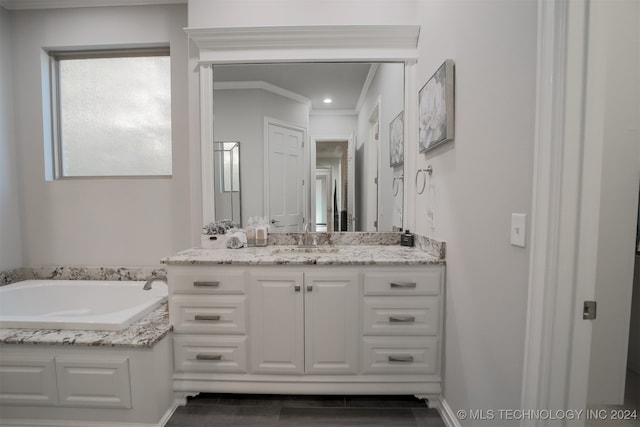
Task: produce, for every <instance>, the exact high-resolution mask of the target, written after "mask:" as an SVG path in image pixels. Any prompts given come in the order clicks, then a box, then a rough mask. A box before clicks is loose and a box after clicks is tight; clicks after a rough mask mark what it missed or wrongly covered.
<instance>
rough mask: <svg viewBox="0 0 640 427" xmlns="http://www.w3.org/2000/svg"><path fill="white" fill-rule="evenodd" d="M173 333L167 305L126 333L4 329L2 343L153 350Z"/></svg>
mask: <svg viewBox="0 0 640 427" xmlns="http://www.w3.org/2000/svg"><path fill="white" fill-rule="evenodd" d="M171 330H172V327H171V325H170V324H169V312H168V309H167V303H163V304H161V305H160V307H158V308H157V309H155V310H154V311H153V312H151V313H149V314H147V315H146V316H144V317H142V318H141V319H140V320H138V321H137V322H135V323H134V324H132V325H131V326H129V327H128V328H126V329H123V330H122V331H75V330H61V329H0V343H2V344H42V345H73V346H90V347H126V348H151V347H153V346H154V345H155V344H156V343H157V342H159V341H160V340H161V339H162V338H164V337H165V336H166V335H167V334H168V333H169V332H170V331H171Z"/></svg>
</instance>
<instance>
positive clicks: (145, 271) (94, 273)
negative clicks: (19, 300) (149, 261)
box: [0, 266, 167, 286]
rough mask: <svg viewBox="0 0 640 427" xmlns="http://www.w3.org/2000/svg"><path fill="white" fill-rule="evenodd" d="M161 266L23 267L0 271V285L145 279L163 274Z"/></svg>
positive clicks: (163, 270)
mask: <svg viewBox="0 0 640 427" xmlns="http://www.w3.org/2000/svg"><path fill="white" fill-rule="evenodd" d="M166 274H167V272H166V270H165V269H164V268H163V267H81V266H45V267H24V268H17V269H14V270H7V271H3V272H0V286H4V285H10V284H11V283H15V282H20V281H22V280H29V279H43V280H49V279H51V280H135V281H138V280H147V279H148V278H149V277H151V276H154V277H158V276H165V275H166Z"/></svg>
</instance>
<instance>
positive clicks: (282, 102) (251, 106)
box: [213, 89, 309, 224]
mask: <svg viewBox="0 0 640 427" xmlns="http://www.w3.org/2000/svg"><path fill="white" fill-rule="evenodd" d="M213 112H214V117H215V121H214V125H213V139H214V140H215V141H240V163H241V164H240V173H241V176H240V182H241V183H242V223H243V224H248V218H249V217H252V216H264V215H265V213H264V197H263V194H264V162H265V153H264V118H265V117H271V118H274V119H277V120H281V121H284V122H287V123H290V124H293V125H296V126H298V127H302V128H305V129H307V128H308V127H309V125H308V123H309V120H308V109H307V106H306V105H305V104H303V103H300V102H297V101H294V100H291V99H289V98H285V97H283V96H280V95H276V94H274V93H271V92H268V91H265V90H262V89H224V90H215V92H214V96H213Z"/></svg>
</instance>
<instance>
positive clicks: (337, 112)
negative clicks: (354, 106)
mask: <svg viewBox="0 0 640 427" xmlns="http://www.w3.org/2000/svg"><path fill="white" fill-rule="evenodd" d="M309 115H310V116H357V115H358V112H357V111H356V110H311V111H310V112H309Z"/></svg>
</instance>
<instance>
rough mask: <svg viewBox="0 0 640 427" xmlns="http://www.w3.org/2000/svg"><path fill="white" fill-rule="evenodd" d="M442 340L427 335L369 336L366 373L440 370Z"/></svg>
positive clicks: (365, 349)
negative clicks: (439, 356) (439, 357)
mask: <svg viewBox="0 0 640 427" xmlns="http://www.w3.org/2000/svg"><path fill="white" fill-rule="evenodd" d="M438 351H439V341H438V339H437V338H435V337H433V338H423V337H420V338H418V337H365V338H364V339H363V348H362V358H363V363H362V373H364V374H423V375H431V374H437V373H438V372H439V359H438Z"/></svg>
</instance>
